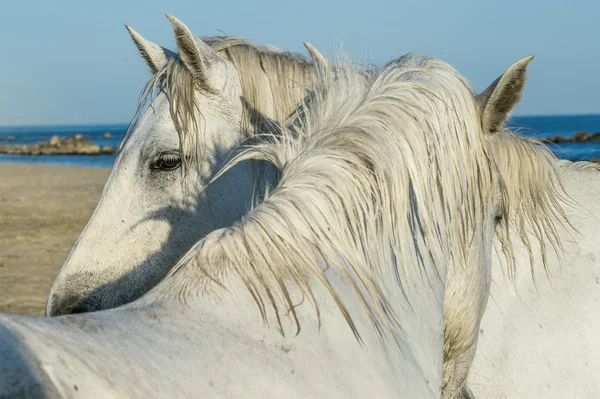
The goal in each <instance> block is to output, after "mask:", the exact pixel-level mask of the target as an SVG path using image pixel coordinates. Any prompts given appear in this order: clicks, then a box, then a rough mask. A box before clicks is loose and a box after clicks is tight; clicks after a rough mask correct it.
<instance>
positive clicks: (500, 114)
mask: <svg viewBox="0 0 600 399" xmlns="http://www.w3.org/2000/svg"><path fill="white" fill-rule="evenodd" d="M531 60H533V56H529V57H526V58H523V59H522V60H520V61H517V62H515V63H514V64H513V65H511V66H510V68H508V69H507V70H506V72H504V74H503V75H502V76H500V77H499V78H498V79H496V80H495V81H494V83H492V84H491V85H490V86H489V87H488V88H487V89H485V90H484V91H483V92H482V93H481V94H479V95H478V96H477V100H478V101H479V103H480V104H481V106H482V112H481V125H482V126H483V130H484V132H490V133H494V132H497V131H499V130H501V129H502V126H503V125H504V122H505V121H506V119H507V118H508V115H509V114H510V113H511V111H512V110H513V109H514V108H515V106H516V105H517V104H518V103H519V101H520V100H521V95H522V94H523V89H524V88H525V78H526V75H527V66H528V65H529V63H530V62H531Z"/></svg>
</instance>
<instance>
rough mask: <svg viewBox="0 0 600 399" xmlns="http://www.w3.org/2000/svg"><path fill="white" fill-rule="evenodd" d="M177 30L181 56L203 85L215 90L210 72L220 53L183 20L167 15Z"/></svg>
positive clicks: (176, 40) (176, 39)
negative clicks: (195, 33)
mask: <svg viewBox="0 0 600 399" xmlns="http://www.w3.org/2000/svg"><path fill="white" fill-rule="evenodd" d="M167 18H168V19H169V22H171V25H173V30H174V31H175V42H176V43H177V48H178V49H179V57H180V58H181V60H182V61H183V63H184V65H185V66H186V67H187V68H188V69H189V71H190V72H191V73H192V75H193V76H194V79H195V80H196V81H197V82H198V83H199V84H200V86H201V87H203V88H205V89H209V90H211V89H212V90H214V85H213V84H212V83H214V82H211V79H210V74H209V66H210V64H211V63H215V62H219V61H220V57H219V55H218V54H217V53H216V52H215V51H214V50H213V49H212V48H211V47H210V46H209V45H208V44H206V43H204V41H202V40H201V39H199V38H197V37H196V35H194V34H193V33H192V31H191V30H190V29H189V28H188V27H187V26H185V24H184V23H183V22H181V21H180V20H178V19H177V18H175V17H174V16H172V15H167Z"/></svg>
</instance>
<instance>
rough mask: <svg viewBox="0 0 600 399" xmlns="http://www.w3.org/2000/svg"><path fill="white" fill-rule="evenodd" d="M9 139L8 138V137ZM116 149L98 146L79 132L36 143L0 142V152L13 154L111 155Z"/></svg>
mask: <svg viewBox="0 0 600 399" xmlns="http://www.w3.org/2000/svg"><path fill="white" fill-rule="evenodd" d="M9 140H10V138H9ZM115 153H116V151H115V149H114V148H113V147H111V146H104V147H100V146H99V145H98V144H94V143H92V142H91V141H90V140H87V139H85V138H84V137H83V135H81V134H76V135H75V136H73V137H59V136H52V138H51V139H50V140H48V141H42V142H39V143H36V144H23V145H4V144H0V154H15V155H100V154H106V155H113V154H115Z"/></svg>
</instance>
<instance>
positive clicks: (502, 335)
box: [470, 161, 600, 398]
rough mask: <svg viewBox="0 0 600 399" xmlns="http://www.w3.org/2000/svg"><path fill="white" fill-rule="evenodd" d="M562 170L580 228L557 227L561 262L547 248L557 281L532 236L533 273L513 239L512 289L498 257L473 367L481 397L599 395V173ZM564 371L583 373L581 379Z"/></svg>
mask: <svg viewBox="0 0 600 399" xmlns="http://www.w3.org/2000/svg"><path fill="white" fill-rule="evenodd" d="M557 166H558V177H559V179H560V182H561V183H562V186H563V188H564V190H565V193H566V194H567V195H568V196H569V197H570V200H567V202H568V203H566V204H565V203H564V202H563V209H564V211H565V214H566V216H567V218H568V220H569V223H570V224H571V225H572V227H573V228H575V229H576V230H577V231H573V230H572V228H571V227H570V226H568V225H565V226H561V225H560V224H557V225H556V227H557V229H558V236H559V238H560V240H561V245H562V250H563V251H564V252H563V253H562V257H561V259H559V257H558V256H557V254H556V253H555V252H554V250H552V249H548V251H547V255H548V258H547V268H548V270H549V272H550V275H551V278H548V276H547V275H546V273H545V271H544V265H543V264H542V261H541V258H540V256H539V248H538V246H537V245H536V244H535V242H536V238H535V237H534V236H533V235H530V236H529V239H530V240H531V242H532V244H534V245H536V246H535V247H534V248H533V253H534V264H533V265H532V268H530V265H529V264H528V262H529V255H528V253H527V251H526V249H525V247H524V246H523V243H522V242H521V240H520V239H519V238H518V237H517V236H513V237H512V241H513V244H514V246H515V250H516V251H515V258H516V259H517V264H516V267H517V270H516V281H515V284H514V285H513V284H511V282H509V281H508V279H507V277H506V273H505V270H506V267H507V265H506V262H505V260H504V259H503V258H502V257H500V258H499V257H495V264H494V267H493V269H494V270H493V274H494V283H493V284H492V287H491V293H490V300H489V302H488V306H487V309H486V313H485V314H484V317H483V320H482V324H481V335H480V338H479V345H478V349H477V356H475V361H474V363H473V366H472V368H471V376H470V383H471V388H472V389H473V392H474V393H475V396H476V397H489V398H505V397H556V398H558V397H569V396H574V395H575V396H577V394H576V393H575V392H577V393H579V396H586V395H585V394H586V393H588V396H589V397H593V396H594V395H595V394H596V392H598V383H597V378H596V374H595V373H596V370H598V367H600V356H598V351H597V350H595V349H596V348H598V345H599V343H598V339H597V338H596V337H597V333H596V331H598V328H600V327H599V324H600V323H599V322H598V318H597V317H596V316H595V315H596V313H595V312H594V309H598V307H599V306H600V290H598V287H599V285H598V276H600V245H598V236H599V235H600V202H598V200H597V199H598V198H599V197H600V172H599V171H596V170H585V169H582V168H580V167H578V166H574V165H572V164H571V163H569V162H565V161H558V165H557ZM572 201H575V202H576V203H573V202H572ZM548 245H549V244H548ZM532 269H533V272H534V273H535V275H536V276H537V279H536V282H535V283H534V281H533V279H532V277H531V270H532ZM592 348H594V349H592ZM532 365H533V366H532ZM557 365H559V366H560V367H557ZM581 365H585V367H581ZM559 369H560V370H578V372H577V378H573V373H562V372H557V370H559ZM531 370H535V378H531Z"/></svg>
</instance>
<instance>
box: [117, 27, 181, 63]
mask: <svg viewBox="0 0 600 399" xmlns="http://www.w3.org/2000/svg"><path fill="white" fill-rule="evenodd" d="M125 28H127V31H128V32H129V35H130V36H131V38H132V39H133V43H135V46H136V47H137V49H138V51H139V52H140V55H141V56H142V58H143V59H144V61H145V62H146V65H148V68H150V72H152V73H156V72H158V71H159V70H160V69H161V68H162V67H164V66H165V65H166V64H167V61H168V59H169V58H171V57H174V56H175V54H174V53H172V52H171V51H169V50H167V49H165V48H162V47H160V46H159V45H157V44H154V43H152V42H150V41H148V40H146V39H144V38H143V37H142V36H141V35H140V34H139V33H137V32H136V31H134V30H133V29H132V28H131V26H128V25H125Z"/></svg>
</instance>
